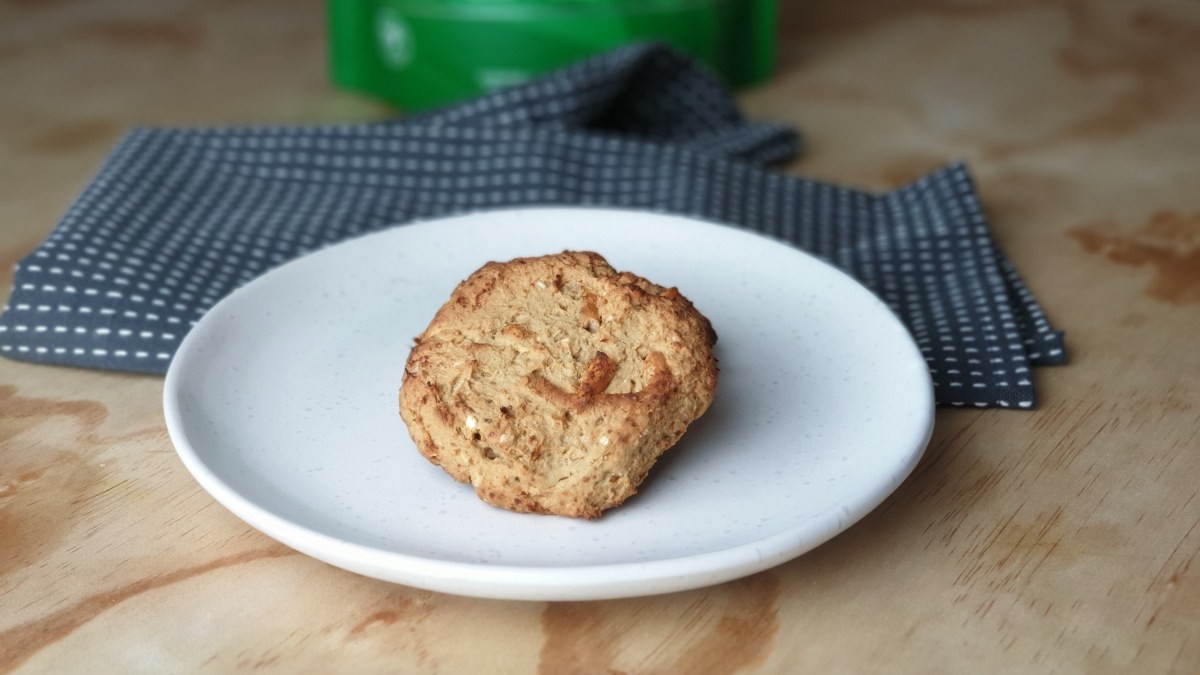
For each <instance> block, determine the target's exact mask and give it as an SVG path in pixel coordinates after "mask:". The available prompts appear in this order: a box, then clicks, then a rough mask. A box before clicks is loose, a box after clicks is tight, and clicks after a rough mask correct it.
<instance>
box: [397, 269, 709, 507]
mask: <svg viewBox="0 0 1200 675" xmlns="http://www.w3.org/2000/svg"><path fill="white" fill-rule="evenodd" d="M715 342H716V334H715V333H714V332H713V330H712V326H711V325H710V324H709V322H708V320H707V319H706V318H704V316H703V315H701V314H700V313H699V312H698V311H696V309H695V308H694V307H693V306H692V304H691V302H689V301H688V300H687V298H685V297H683V295H681V294H680V293H679V291H677V290H676V289H674V288H669V289H668V288H663V287H661V286H657V285H655V284H653V283H651V282H649V281H647V280H645V279H643V278H641V277H638V276H636V275H634V274H631V273H629V272H620V273H618V272H617V271H616V270H614V269H613V268H612V267H611V266H609V264H608V263H607V262H606V261H605V260H604V258H602V257H601V256H599V255H597V254H595V253H591V252H572V251H567V252H564V253H561V254H557V255H549V256H542V257H537V258H517V259H515V260H511V261H509V262H506V263H496V262H490V263H487V264H486V265H484V266H483V267H482V268H480V269H479V270H477V271H476V272H475V273H474V274H472V275H471V276H470V277H468V278H467V279H466V280H464V281H463V282H462V283H461V284H459V285H458V287H457V288H456V289H455V290H454V292H453V293H452V294H451V296H450V299H449V300H448V301H447V302H446V303H445V304H444V305H443V306H442V307H441V309H439V310H438V312H437V314H436V315H435V316H434V318H433V320H432V321H431V322H430V324H429V327H428V328H426V330H425V332H423V333H422V334H421V335H420V336H418V337H417V339H416V341H415V343H416V344H415V346H414V347H413V350H412V353H411V354H410V355H409V358H408V363H407V365H406V367H405V373H404V381H403V383H402V385H401V388H400V416H401V417H402V418H403V419H404V422H405V423H406V424H407V425H408V429H409V434H410V435H411V436H412V438H413V441H414V442H415V443H416V446H417V449H418V450H419V451H420V452H421V454H423V455H424V456H425V457H426V458H427V459H429V461H431V462H433V463H435V464H438V465H440V466H442V467H443V468H444V469H445V470H446V472H447V473H449V474H450V475H451V476H453V477H454V478H455V479H456V480H458V481H461V482H469V483H471V484H472V485H473V486H474V488H475V491H476V493H477V494H478V495H479V496H480V498H482V499H483V500H484V501H486V502H488V503H490V504H493V505H495V506H499V507H502V508H506V509H511V510H515V511H523V512H531V513H554V514H559V515H565V516H575V517H584V518H595V517H597V516H599V515H600V513H601V512H603V511H604V510H606V509H609V508H612V507H614V506H618V505H619V504H621V503H622V502H624V501H625V500H626V499H627V498H628V497H629V496H631V495H632V494H633V493H634V492H636V490H637V487H638V485H639V484H640V483H641V482H642V480H643V479H644V478H645V476H646V473H647V472H648V471H649V470H650V467H651V466H652V465H653V464H654V462H655V460H656V459H657V458H658V457H659V455H661V454H662V453H663V451H665V450H666V449H667V448H669V447H670V446H672V445H674V444H675V442H676V441H678V440H679V437H680V436H681V435H682V434H683V432H684V430H685V429H686V428H687V426H688V425H689V424H691V423H692V422H693V421H694V420H695V419H696V418H698V417H699V416H700V415H702V414H703V413H704V411H705V410H707V409H708V406H709V404H710V403H711V402H712V398H713V393H714V390H715V388H716V380H717V366H716V359H714V358H713V356H712V349H711V347H712V345H713V344H714V343H715Z"/></svg>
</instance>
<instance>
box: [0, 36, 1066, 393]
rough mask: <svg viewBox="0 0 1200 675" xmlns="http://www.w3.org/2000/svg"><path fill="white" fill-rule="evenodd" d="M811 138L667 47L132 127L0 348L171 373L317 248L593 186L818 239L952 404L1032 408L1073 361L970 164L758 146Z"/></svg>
mask: <svg viewBox="0 0 1200 675" xmlns="http://www.w3.org/2000/svg"><path fill="white" fill-rule="evenodd" d="M798 146H799V140H798V137H797V136H796V135H795V134H794V133H792V132H791V131H789V130H787V129H785V128H783V127H780V126H778V125H771V124H751V123H747V122H745V121H744V120H743V119H742V118H741V116H740V114H739V113H738V111H737V110H736V108H735V107H734V105H733V103H732V100H731V98H730V97H729V96H728V94H727V93H726V92H725V91H724V90H723V89H722V88H721V87H720V85H719V84H717V83H716V81H715V80H714V79H713V78H711V77H710V76H709V75H708V74H707V73H705V72H703V71H701V70H700V69H699V68H698V67H696V66H695V65H694V64H693V63H692V62H690V61H688V60H686V59H684V58H682V57H680V56H678V55H676V54H674V53H673V52H670V51H669V50H666V49H665V48H662V47H657V46H635V47H631V48H626V49H622V50H618V51H616V52H612V53H609V54H607V55H603V56H601V57H598V58H595V59H592V60H589V61H585V62H583V63H581V64H578V65H576V66H573V67H571V68H568V69H565V70H563V71H560V72H558V73H556V74H553V75H550V76H548V77H546V78H544V79H542V80H538V81H535V82H531V83H528V84H525V85H522V86H519V87H515V88H513V89H509V90H505V91H501V92H497V93H495V94H492V95H490V96H487V97H484V98H481V99H478V100H476V101H473V102H470V103H467V104H464V105H462V106H458V107H455V108H451V109H448V110H445V111H441V112H438V113H434V114H431V115H427V116H424V117H420V118H415V119H411V120H407V121H400V122H385V123H377V124H366V125H354V126H348V125H343V126H312V127H256V128H224V129H200V130H170V129H165V130H164V129H142V130H137V131H134V132H131V133H130V134H128V135H127V136H126V137H125V138H123V139H122V140H121V141H120V142H119V143H118V144H117V146H116V148H115V149H114V150H113V152H112V153H111V155H110V156H109V158H108V159H107V161H106V162H105V163H104V165H103V167H102V168H101V169H100V171H99V173H98V175H97V176H96V177H95V179H94V180H93V181H92V183H91V184H90V185H89V186H88V187H87V188H86V189H85V190H84V191H83V193H82V194H81V195H80V196H79V198H78V199H77V200H76V201H75V203H74V204H72V205H71V207H70V208H69V209H68V210H67V213H66V214H65V215H64V216H63V218H62V220H61V221H60V223H59V224H58V226H57V227H56V228H55V229H54V230H53V231H52V232H51V234H50V235H49V237H48V238H47V239H46V240H45V241H44V242H43V243H42V244H41V245H40V246H38V248H37V249H35V250H34V251H33V252H32V253H30V254H29V255H28V256H27V257H26V258H25V259H23V260H22V261H21V263H20V264H19V265H18V266H17V269H16V274H15V280H14V285H13V290H12V294H11V297H10V299H9V303H8V304H7V305H6V306H5V307H4V312H3V315H0V354H4V355H6V356H10V357H14V358H19V359H24V360H30V361H38V362H47V363H60V364H71V365H79V366H87V367H97V368H110V369H117V370H131V371H141V372H164V371H165V370H166V367H167V364H168V362H169V361H170V358H171V355H172V354H173V353H174V350H175V349H176V347H177V346H178V345H179V341H180V340H181V339H182V337H183V335H184V334H185V333H186V332H187V330H188V328H189V327H190V326H191V325H192V324H194V323H195V321H196V320H198V319H199V317H200V316H201V315H202V314H203V313H204V311H205V310H206V309H207V308H209V307H211V306H212V305H213V304H214V303H215V302H217V301H218V300H219V299H220V298H221V297H223V296H225V295H226V294H228V293H229V292H231V291H232V290H234V289H235V288H237V287H238V286H240V285H241V284H244V283H246V282H247V281H249V280H250V279H253V278H254V277H256V276H258V275H260V274H262V273H263V272H265V271H267V270H269V269H271V268H272V267H274V266H276V265H279V264H280V263H283V262H285V261H287V260H290V259H292V258H295V257H297V256H299V255H301V254H303V253H305V252H308V251H312V250H314V249H316V248H319V247H321V246H325V245H328V244H331V243H334V242H337V241H340V240H343V239H346V238H348V237H352V236H355V235H358V234H362V233H365V232H369V231H372V230H375V229H379V228H382V227H386V226H389V225H393V224H395V223H400V222H405V221H411V220H414V219H424V218H429V217H435V216H440V215H448V214H451V213H461V212H464V211H471V210H479V209H490V208H497V207H505V206H517V205H530V204H568V205H599V206H611V207H629V208H640V209H651V210H659V211H664V212H672V213H680V214H685V215H692V216H697V217H700V218H704V219H706V220H713V221H718V222H725V223H730V224H736V225H740V226H743V227H747V228H749V229H753V230H756V231H759V232H762V233H765V234H768V235H771V236H774V237H776V238H780V239H782V240H785V241H788V242H791V243H793V244H795V245H797V246H799V247H801V248H803V249H805V250H808V251H810V252H812V253H815V254H816V255H819V256H821V257H823V258H825V259H827V260H829V261H831V262H832V263H833V264H835V265H837V266H839V267H840V268H842V269H844V270H846V271H847V272H849V273H850V274H852V275H854V276H855V277H857V278H858V279H860V280H861V281H862V282H863V283H864V284H866V285H867V286H868V287H869V288H871V289H873V290H874V291H875V292H876V293H877V294H879V296H880V297H881V298H882V299H883V300H884V301H885V302H886V303H887V304H888V305H889V306H891V307H892V309H893V310H894V311H895V312H896V313H897V314H898V315H899V316H900V317H901V319H902V320H903V321H904V322H905V323H906V324H907V325H908V327H909V328H910V329H911V331H912V333H913V335H914V337H915V339H916V341H917V343H918V345H919V346H920V348H921V350H922V351H923V352H924V354H925V356H926V359H927V360H928V362H929V367H930V372H931V374H932V376H933V381H934V383H935V392H936V396H937V400H938V403H939V404H942V405H959V406H998V407H1013V408H1020V407H1031V406H1032V405H1033V401H1034V397H1033V384H1032V382H1031V378H1030V370H1029V369H1030V367H1031V365H1042V364H1053V363H1061V362H1063V361H1064V359H1065V357H1064V353H1063V343H1062V334H1061V333H1059V332H1057V331H1055V330H1053V329H1052V328H1051V327H1050V325H1049V323H1048V322H1047V321H1046V318H1045V317H1044V316H1043V314H1042V312H1041V310H1040V309H1039V307H1038V305H1037V303H1036V301H1035V300H1034V299H1033V296H1032V295H1031V294H1030V293H1029V291H1028V290H1027V289H1026V287H1025V286H1024V284H1023V283H1022V282H1021V280H1020V278H1019V277H1018V276H1017V273H1016V271H1015V270H1014V269H1013V267H1012V266H1011V265H1010V264H1009V263H1008V261H1007V260H1006V259H1005V257H1004V255H1003V253H1002V252H1000V250H999V249H998V248H997V247H996V246H995V244H994V243H993V241H992V239H991V237H990V235H989V234H988V229H987V224H986V222H985V220H984V216H983V214H982V212H981V210H980V208H979V204H978V201H977V199H976V197H975V193H974V189H973V187H972V185H971V182H970V178H969V177H968V175H967V173H966V171H965V169H964V168H963V167H962V166H958V165H955V166H950V167H947V168H945V169H942V170H940V171H938V172H935V173H933V174H931V175H929V176H926V177H925V178H922V179H921V180H919V181H917V182H916V183H914V184H912V185H909V186H907V187H905V188H902V189H899V190H897V191H895V192H892V193H890V194H886V195H882V196H875V195H869V194H865V193H862V192H859V191H855V190H852V189H849V188H845V187H840V186H834V185H828V184H822V183H817V182H814V181H807V180H802V179H797V178H793V177H788V176H784V175H782V174H779V173H775V172H771V171H767V170H764V169H763V168H761V167H760V165H763V164H768V163H771V162H775V161H779V160H783V159H787V158H788V157H791V156H792V155H794V154H795V153H796V152H797V150H798ZM767 320H769V318H768V319H767Z"/></svg>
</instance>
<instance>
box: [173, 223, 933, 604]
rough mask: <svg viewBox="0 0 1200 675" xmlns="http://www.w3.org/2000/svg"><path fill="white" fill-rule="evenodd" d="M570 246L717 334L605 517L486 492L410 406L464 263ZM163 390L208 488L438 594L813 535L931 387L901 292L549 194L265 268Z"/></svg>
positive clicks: (618, 585) (676, 566) (752, 557)
mask: <svg viewBox="0 0 1200 675" xmlns="http://www.w3.org/2000/svg"><path fill="white" fill-rule="evenodd" d="M566 248H573V249H590V250H594V251H597V252H599V253H601V254H602V255H604V256H606V257H607V258H608V259H609V261H610V262H611V263H613V265H614V266H615V267H617V268H618V269H628V270H632V271H635V272H637V273H639V274H641V275H643V276H645V277H647V278H649V279H651V280H653V281H656V282H658V283H661V284H665V285H673V286H678V287H679V289H680V290H681V291H682V292H683V293H684V294H685V295H686V296H688V297H689V298H690V299H691V300H692V301H693V302H694V303H695V304H696V306H697V307H698V308H699V309H700V310H701V311H702V312H704V313H705V314H706V315H707V316H708V317H709V318H710V319H711V320H712V322H713V325H714V326H715V327H716V330H717V332H718V334H719V335H720V342H719V343H718V345H717V356H718V358H719V359H720V364H721V376H720V382H719V384H718V388H717V396H716V401H715V403H714V404H713V406H712V408H711V409H710V410H709V412H708V414H707V415H705V416H704V417H703V418H702V419H701V420H700V421H698V422H697V423H696V424H695V425H693V427H692V428H691V429H690V430H689V431H688V433H687V434H686V435H685V436H684V438H683V440H682V441H681V442H680V443H679V445H678V446H676V447H675V448H674V449H672V450H671V451H670V452H669V453H668V454H667V455H666V456H664V458H663V459H662V460H661V461H660V462H659V464H658V465H657V466H656V467H655V468H654V470H653V471H652V472H651V474H650V477H649V478H648V479H647V481H646V482H645V483H644V484H643V485H642V490H641V492H640V493H639V494H638V495H636V496H635V497H634V498H632V499H631V500H629V501H628V502H626V504H625V505H623V506H621V507H620V508H618V509H615V510H613V511H610V512H609V513H607V514H606V515H605V516H604V517H602V518H600V519H599V520H596V521H582V520H572V519H567V518H559V517H553V516H536V515H523V514H516V513H509V512H507V511H502V510H499V509H495V508H492V507H490V506H487V505H486V504H483V503H482V502H480V501H479V500H478V499H476V498H475V496H474V493H473V492H472V491H471V489H470V487H468V486H465V485H461V484H458V483H455V482H454V481H453V480H451V479H450V478H449V477H448V476H447V475H446V474H445V473H443V472H442V470H441V469H439V468H437V467H434V466H432V465H430V464H428V463H427V462H426V461H425V460H424V458H422V457H421V456H420V455H419V454H418V453H417V451H416V449H415V448H414V447H413V444H412V442H411V441H410V440H409V438H408V434H407V432H406V430H405V427H404V424H403V423H402V422H401V420H400V419H399V417H398V415H397V414H396V390H397V387H398V386H399V383H400V376H401V372H402V370H403V367H404V361H405V358H406V357H407V354H408V349H409V345H410V340H411V338H412V337H413V336H414V335H416V334H418V333H419V332H420V331H421V330H423V329H424V327H425V325H426V324H427V323H428V321H429V319H430V318H431V317H432V316H433V313H434V311H435V310H436V309H437V308H438V306H439V305H440V304H441V303H442V302H443V301H444V300H445V299H446V298H447V297H448V296H449V294H450V291H451V289H452V288H453V287H454V286H455V284H456V283H458V281H460V280H461V279H462V278H464V277H465V276H466V275H468V274H469V273H470V272H472V271H473V270H475V269H476V268H477V267H479V266H480V265H481V264H483V263H484V262H486V261H488V260H502V259H508V258H512V257H516V256H522V255H538V254H543V253H551V252H557V251H560V250H563V249H566ZM164 411H165V416H166V422H167V428H168V429H169V431H170V434H171V439H172V441H173V442H174V444H175V447H176V448H177V449H178V452H179V456H180V458H181V459H182V461H183V463H184V465H185V466H186V467H187V468H188V470H189V471H191V472H192V474H193V475H194V476H195V478H196V480H197V481H198V482H199V483H200V485H201V486H203V488H204V489H205V490H207V491H208V492H209V493H210V494H211V495H212V496H213V497H214V498H215V499H216V500H217V501H219V502H220V503H221V504H223V505H224V506H225V507H226V508H228V509H229V510H230V511H232V512H233V513H235V514H236V515H238V516H239V517H241V518H242V519H243V520H245V521H246V522H248V523H249V524H251V525H253V526H254V527H256V528H258V529H259V530H261V531H262V532H264V533H266V534H267V535H269V536H271V537H274V538H275V539H278V540H279V541H281V542H283V543H285V544H287V545H288V546H291V547H293V548H295V549H297V550H299V551H302V552H304V553H306V554H308V555H311V556H313V557H315V558H318V559H320V560H324V561H326V562H328V563H330V564H333V565H336V566H338V567H342V568H345V569H347V570H351V571H354V572H358V573H360V574H365V575H368V576H371V577H376V578H379V579H385V580H389V581H393V582H397V583H402V584H408V585H412V586H418V587H422V588H428V589H433V590H437V591H444V592H448V593H457V594H463V595H473V596H484V597H495V598H515V599H530V600H567V599H592V598H612V597H622V596H634V595H647V594H653V593H664V592H669V591H677V590H683V589H688V588H696V587H700V586H705V585H709V584H715V583H719V582H722V581H727V580H730V579H734V578H737V577H741V576H744V575H748V574H751V573H753V572H757V571H760V570H763V569H766V568H769V567H772V566H774V565H778V564H780V563H783V562H785V561H787V560H790V559H792V558H794V557H796V556H798V555H800V554H802V553H804V552H805V551H808V550H810V549H812V548H813V547H815V546H817V545H819V544H821V543H822V542H824V541H826V540H828V539H829V538H831V537H833V536H834V535H836V534H838V533H839V532H841V531H843V530H845V529H846V528H847V527H849V526H850V525H851V524H852V523H854V522H855V521H857V520H858V519H859V518H861V517H862V516H863V515H865V514H866V513H867V512H869V511H870V510H871V509H873V508H874V507H875V506H876V505H878V504H879V503H880V502H881V501H883V499H884V498H885V497H886V496H887V495H888V494H890V493H891V492H892V491H893V490H894V489H895V488H896V487H897V486H898V485H899V484H900V483H901V481H903V480H904V479H905V477H906V476H907V475H908V474H909V472H910V471H911V470H912V468H913V466H914V465H915V464H916V462H917V460H918V458H919V457H920V455H921V453H922V452H923V450H924V448H925V445H926V443H927V442H928V439H929V434H930V431H931V429H932V424H933V396H932V387H931V385H930V378H929V373H928V370H927V369H926V365H925V362H924V360H923V359H922V357H921V354H920V352H919V351H918V350H917V347H916V346H915V345H914V343H913V342H912V340H911V338H910V337H909V335H908V333H907V331H906V330H905V329H904V327H903V326H902V325H901V324H900V323H899V321H898V320H897V319H896V318H895V317H894V316H893V315H892V313H891V312H890V311H889V310H888V309H887V307H886V306H884V305H883V304H882V303H881V302H880V301H879V300H877V299H876V298H875V296H873V295H872V294H871V293H869V292H868V291H866V290H865V289H864V288H863V287H862V286H860V285H859V284H858V283H857V282H855V281H854V280H852V279H850V278H849V277H847V276H846V275H844V274H842V273H841V272H839V271H837V270H836V269H834V268H832V267H830V266H829V265H826V264H825V263H822V262H820V261H818V260H816V259H815V258H813V257H811V256H808V255H806V254H804V253H802V252H800V251H798V250H796V249H794V248H791V247H789V246H786V245H783V244H779V243H777V242H774V241H772V240H770V239H767V238H764V237H760V236H757V235H754V234H749V233H747V232H744V231H741V230H737V229H734V228H730V227H724V226H720V225H713V224H709V223H703V222H698V221H695V220H691V219H687V218H681V217H675V216H667V215H660V214H651V213H642V212H626V211H613V210H601V209H562V208H536V209H520V210H507V211H495V212H488V213H478V214H472V215H465V216H461V217H454V218H448V219H443V220H439V221H431V222H425V223H419V224H414V225H406V226H403V227H397V228H393V229H389V230H386V231H383V232H379V233H376V234H372V235H368V236H365V237H362V238H359V239H355V240H352V241H349V242H346V243H342V244H339V245H337V246H333V247H330V248H327V249H324V250H322V251H319V252H316V253H314V254H311V255H309V256H306V257H304V258H301V259H299V260H296V261H294V262H291V263H289V264H287V265H284V266H282V267H280V268H278V269H276V270H274V271H272V272H270V273H268V274H266V275H264V276H262V277H261V278H259V279H257V280H256V281H254V282H252V283H250V284H248V285H246V286H245V287H243V288H241V289H240V290H238V291H237V292H235V293H233V294H232V295H230V296H229V297H228V298H226V299H225V300H223V301H222V302H220V303H219V304H218V305H217V306H216V307H214V308H213V309H212V310H211V311H209V312H208V313H207V314H206V315H205V316H204V317H203V319H202V320H201V321H200V322H199V323H198V324H197V325H196V326H195V327H194V328H193V329H192V331H191V332H190V333H189V334H188V335H187V337H186V339H185V340H184V342H183V345H182V346H181V348H180V350H179V352H178V353H177V354H176V356H175V358H174V361H173V362H172V364H171V368H170V371H169V372H168V374H167V378H166V383H165V391H164Z"/></svg>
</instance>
